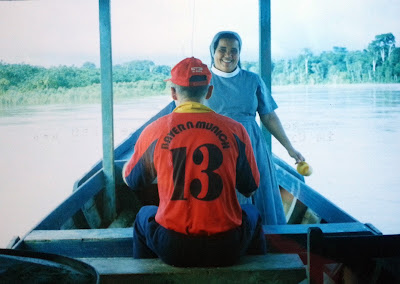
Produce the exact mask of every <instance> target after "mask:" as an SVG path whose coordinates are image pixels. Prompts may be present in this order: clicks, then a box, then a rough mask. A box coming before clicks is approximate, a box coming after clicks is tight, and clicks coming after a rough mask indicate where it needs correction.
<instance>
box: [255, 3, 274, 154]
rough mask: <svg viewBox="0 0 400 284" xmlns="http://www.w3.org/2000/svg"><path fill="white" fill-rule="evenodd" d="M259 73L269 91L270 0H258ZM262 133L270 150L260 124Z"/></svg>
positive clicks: (267, 136) (269, 139)
mask: <svg viewBox="0 0 400 284" xmlns="http://www.w3.org/2000/svg"><path fill="white" fill-rule="evenodd" d="M258 6H259V60H258V63H259V69H260V70H259V73H260V76H261V78H262V79H263V80H264V83H265V85H266V86H267V91H268V92H270V93H271V70H272V66H271V0H259V5H258ZM261 129H262V133H263V135H264V138H265V140H266V141H267V146H268V148H269V151H270V152H271V133H269V131H268V130H267V129H266V128H265V127H264V126H263V125H262V126H261Z"/></svg>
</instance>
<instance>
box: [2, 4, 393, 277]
mask: <svg viewBox="0 0 400 284" xmlns="http://www.w3.org/2000/svg"><path fill="white" fill-rule="evenodd" d="M264 2H265V1H264V0H260V5H261V3H264ZM99 3H100V22H101V23H102V19H103V18H104V17H105V18H107V17H108V18H109V3H108V4H107V1H103V0H100V1H99ZM107 5H108V7H107ZM105 6H106V7H105ZM268 6H269V3H268ZM263 9H264V8H260V11H263ZM268 9H269V7H268ZM102 13H103V14H106V16H104V15H103V16H102ZM261 18H265V17H261ZM108 24H109V23H108ZM106 26H107V23H106ZM260 26H262V25H260ZM100 34H101V42H102V43H104V42H105V43H106V45H107V43H108V44H110V38H108V39H106V40H102V32H101V33H100ZM105 37H107V35H106V36H105ZM262 43H263V44H264V43H265V40H262ZM102 46H103V44H102ZM102 48H103V49H104V47H102ZM103 49H102V50H103ZM105 49H106V50H107V47H105ZM262 50H264V49H262ZM106 57H107V56H106ZM104 66H106V67H104ZM110 69H111V62H107V60H106V59H104V61H103V56H102V93H103V94H104V93H107V89H110V87H111V88H112V82H111V80H110V76H109V75H110ZM261 69H263V64H261ZM103 74H105V75H104V77H103ZM107 76H108V78H107ZM104 101H105V103H104V102H103V115H104V114H106V115H107V114H108V115H109V114H110V113H111V120H112V108H111V109H110V105H111V106H112V99H111V104H110V100H107V98H106V99H105V100H104ZM174 107H175V104H174V102H171V103H170V104H168V105H167V106H166V107H165V108H164V109H163V110H161V111H160V112H159V113H158V114H157V115H155V116H154V117H153V118H151V119H150V120H149V121H148V122H146V123H145V124H144V125H143V126H142V127H140V128H139V129H137V130H136V131H135V132H133V133H132V134H131V135H130V136H129V137H128V138H127V139H126V140H125V141H124V142H122V143H121V144H120V145H119V146H118V147H116V148H115V150H114V147H113V143H112V142H111V143H110V140H111V141H112V139H113V137H112V124H111V126H110V125H107V124H106V123H104V124H103V132H104V134H103V144H104V145H105V146H104V149H105V150H104V157H103V160H102V161H100V162H98V163H97V164H96V165H94V166H93V167H92V168H91V169H90V170H89V171H88V172H87V173H86V174H85V175H84V176H83V177H81V178H80V179H79V180H78V181H77V182H76V184H75V186H74V189H73V192H72V194H71V195H70V196H69V197H68V198H67V199H66V200H65V201H64V202H62V203H61V204H60V205H59V206H58V207H57V208H56V209H54V210H53V211H52V212H51V213H50V214H49V215H48V216H47V217H46V218H45V219H44V220H42V221H41V222H40V223H39V224H38V225H36V226H35V227H34V228H33V229H32V230H31V231H30V232H29V233H27V234H26V235H25V236H24V237H22V238H21V239H19V238H17V239H15V240H14V241H12V242H11V243H10V245H9V247H10V248H11V249H13V250H18V251H22V252H23V251H25V252H40V253H49V254H57V255H62V256H65V257H69V258H74V259H76V260H78V261H82V262H84V263H87V264H89V265H91V266H92V267H94V268H95V269H96V271H97V272H98V274H99V275H100V282H102V283H120V282H132V281H143V282H145V283H182V282H183V283H206V282H207V283H228V282H229V283H243V282H245V283H269V282H273V283H299V282H302V281H304V280H306V279H308V280H309V281H310V282H313V283H314V282H316V283H321V281H323V278H321V275H323V274H322V273H323V272H322V269H323V270H324V272H325V277H328V276H329V277H330V278H331V279H332V280H333V281H337V282H340V281H341V279H342V278H343V277H345V278H346V277H347V278H348V279H349V277H350V278H352V277H355V276H357V277H359V276H360V273H361V274H362V275H363V276H365V275H367V276H369V275H371V271H372V272H373V275H372V276H371V277H372V278H370V279H373V277H375V279H376V280H377V281H378V282H379V281H381V280H382V279H383V280H385V281H392V279H394V280H399V278H400V277H399V273H398V271H400V270H399V269H397V268H399V266H400V265H399V261H398V260H399V256H400V252H399V243H400V241H399V240H400V237H399V236H382V234H381V232H380V231H379V230H377V229H376V228H375V227H374V226H373V225H371V224H363V223H360V222H359V221H358V220H356V219H355V218H353V217H352V216H350V215H349V214H348V213H346V212H344V211H343V210H342V209H340V208H339V207H337V206H336V205H335V204H333V203H332V202H330V201H329V200H328V199H326V198H325V197H323V196H322V195H320V194H319V193H318V192H317V191H315V190H314V189H312V188H310V187H309V186H308V185H307V184H306V183H305V181H304V178H303V177H302V176H301V175H299V174H298V173H297V172H296V170H295V169H294V168H292V167H291V166H289V165H288V164H287V163H285V162H284V161H282V160H281V159H280V158H278V157H276V156H274V163H275V168H276V174H277V178H278V183H279V186H280V190H281V196H282V201H283V204H284V208H285V213H286V219H287V225H267V226H264V231H265V236H266V239H267V241H268V251H269V253H268V254H267V255H265V256H246V257H244V258H243V259H242V260H241V262H240V263H239V264H238V265H235V266H232V267H224V268H177V267H171V266H168V265H166V264H164V263H162V262H161V261H160V260H159V259H142V260H136V259H133V258H132V224H133V222H134V220H135V215H136V213H137V212H138V210H139V208H140V207H141V206H142V205H144V204H157V203H158V199H157V183H154V184H152V185H151V186H149V187H148V188H146V189H145V190H143V191H142V192H133V191H131V190H130V189H129V188H128V187H127V186H126V185H125V184H124V183H123V181H122V178H121V171H122V166H123V164H124V163H125V162H126V161H127V159H129V158H130V156H131V155H132V153H133V148H134V145H135V142H136V140H137V139H138V137H139V135H140V133H141V131H142V130H143V129H144V127H146V125H148V124H149V123H151V122H152V121H154V120H155V119H157V118H158V117H160V116H163V115H165V114H167V113H170V112H171V111H172V110H173V109H174ZM109 120H110V117H108V118H106V119H104V118H103V122H105V121H109ZM104 125H106V126H105V127H104ZM110 128H111V132H110ZM107 131H108V132H107ZM110 153H111V154H110ZM311 227H318V228H320V229H321V230H322V231H321V232H318V234H317V236H315V231H313V230H312V229H310V228H311ZM386 237H389V238H386ZM382 238H384V239H382ZM313 240H316V241H313ZM382 240H383V241H382ZM337 243H340V245H341V248H342V250H341V251H343V253H342V254H341V255H335V256H332V257H331V256H330V254H329V253H327V252H328V251H329V250H327V249H326V247H328V248H331V251H332V244H333V245H336V244H337ZM355 244H364V245H359V246H355ZM371 245H374V246H375V247H378V251H374V252H371V254H369V252H370V248H369V247H370V246H371ZM388 248H389V249H388ZM333 251H335V249H333ZM379 251H381V252H384V253H379ZM346 252H347V254H346ZM389 252H390V253H389ZM349 254H350V255H349ZM315 256H320V257H323V258H320V259H318V260H317V261H316V260H315ZM357 256H362V257H363V258H364V260H366V259H368V260H371V259H372V257H378V258H379V259H380V260H381V259H382V258H383V257H388V256H390V257H394V259H393V258H391V259H390V260H388V261H384V262H382V261H380V262H379V263H378V262H376V261H375V262H374V261H372V260H371V263H368V266H367V265H365V262H364V261H362V259H359V258H357ZM349 259H350V260H351V262H348V260H349ZM315 263H317V264H325V263H334V265H332V264H330V265H329V266H327V265H319V266H317V265H315ZM314 271H316V272H314ZM307 272H308V273H307ZM349 272H352V273H349ZM314 273H315V275H317V274H318V275H317V276H314ZM346 273H347V274H346ZM349 275H350V276H349ZM0 277H1V274H0ZM0 282H1V278H0Z"/></svg>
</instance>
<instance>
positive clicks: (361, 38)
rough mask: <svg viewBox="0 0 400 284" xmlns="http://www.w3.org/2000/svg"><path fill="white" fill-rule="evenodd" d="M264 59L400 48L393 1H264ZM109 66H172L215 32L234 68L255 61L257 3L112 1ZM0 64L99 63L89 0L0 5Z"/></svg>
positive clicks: (202, 53)
mask: <svg viewBox="0 0 400 284" xmlns="http://www.w3.org/2000/svg"><path fill="white" fill-rule="evenodd" d="M271 6H272V7H271V9H272V11H271V14H272V15H271V22H272V24H271V25H272V34H271V37H272V57H273V59H278V58H282V57H291V56H295V55H297V54H299V53H300V52H301V50H302V49H304V48H310V49H311V50H312V51H313V52H315V53H319V52H321V51H328V50H332V47H333V46H342V47H347V48H348V50H362V49H364V48H366V47H367V46H368V43H370V42H371V41H372V40H373V39H374V37H375V36H376V35H378V34H383V33H389V32H391V33H393V34H394V36H395V37H396V40H397V44H396V46H400V16H399V15H400V0H271ZM111 22H112V23H111V25H112V44H113V46H112V49H113V62H114V64H115V63H121V62H126V61H130V60H135V59H150V60H153V61H154V62H155V63H156V64H168V65H173V64H175V63H176V62H178V61H179V60H181V59H182V58H184V57H188V56H196V57H199V58H201V59H202V60H204V61H205V62H206V63H209V62H210V59H209V55H208V46H209V44H210V41H211V39H212V37H213V36H214V34H215V33H216V32H218V31H220V30H234V31H237V32H238V33H239V34H240V35H241V36H242V39H243V50H242V60H244V61H246V60H247V61H249V60H257V56H258V55H257V54H258V1H257V0H112V1H111ZM0 61H3V62H7V63H21V62H24V63H29V64H35V65H44V66H49V65H60V64H63V65H64V64H65V65H76V66H80V65H81V64H82V63H84V62H86V61H91V62H94V63H96V64H97V65H98V62H99V27H98V1H97V0H68V1H67V0H65V1H61V0H31V1H1V0H0Z"/></svg>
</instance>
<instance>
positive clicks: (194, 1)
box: [191, 0, 196, 56]
mask: <svg viewBox="0 0 400 284" xmlns="http://www.w3.org/2000/svg"><path fill="white" fill-rule="evenodd" d="M195 22H196V0H193V12H192V42H191V45H192V56H193V49H194V47H193V46H194V44H193V42H194V26H195Z"/></svg>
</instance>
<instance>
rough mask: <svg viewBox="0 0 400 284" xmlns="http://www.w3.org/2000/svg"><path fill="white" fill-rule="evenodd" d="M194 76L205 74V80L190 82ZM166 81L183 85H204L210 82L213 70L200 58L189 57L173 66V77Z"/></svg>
mask: <svg viewBox="0 0 400 284" xmlns="http://www.w3.org/2000/svg"><path fill="white" fill-rule="evenodd" d="M193 76H204V80H200V81H197V80H196V81H195V82H190V78H192V77H193ZM165 81H171V82H172V83H174V84H177V85H179V86H183V87H192V86H204V85H208V84H210V81H211V72H210V70H209V69H208V67H207V65H205V64H203V62H201V60H200V59H197V58H194V57H188V58H186V59H184V60H182V61H181V62H179V63H178V64H176V65H175V67H174V68H172V70H171V78H170V79H167V80H165Z"/></svg>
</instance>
